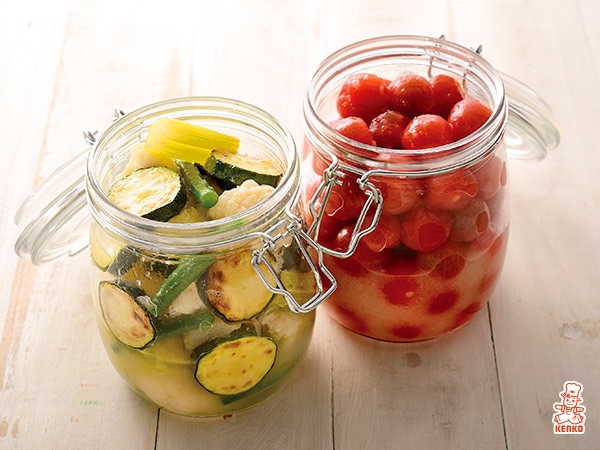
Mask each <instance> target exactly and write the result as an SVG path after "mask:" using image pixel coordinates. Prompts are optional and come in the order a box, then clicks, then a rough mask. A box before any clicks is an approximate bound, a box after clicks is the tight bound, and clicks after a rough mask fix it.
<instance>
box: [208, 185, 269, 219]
mask: <svg viewBox="0 0 600 450" xmlns="http://www.w3.org/2000/svg"><path fill="white" fill-rule="evenodd" d="M274 189H275V188H273V186H269V185H267V184H262V185H261V184H258V183H257V182H256V181H254V180H246V181H244V182H243V183H242V184H241V185H239V186H238V187H236V188H233V189H230V190H228V191H225V192H223V193H222V194H221V195H220V196H219V201H218V202H217V204H216V205H215V206H213V207H212V208H210V209H209V210H208V215H209V217H210V218H211V219H213V220H216V219H222V218H224V217H229V216H233V215H234V214H238V213H240V212H242V211H244V210H246V209H248V208H250V207H252V206H254V205H256V204H257V203H258V202H260V201H261V200H263V199H265V198H266V197H267V196H268V195H269V194H270V193H271V192H273V190H274Z"/></svg>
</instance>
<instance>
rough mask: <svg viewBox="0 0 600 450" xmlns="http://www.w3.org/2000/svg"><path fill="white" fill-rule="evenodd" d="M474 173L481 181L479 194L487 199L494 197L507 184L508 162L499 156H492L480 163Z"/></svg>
mask: <svg viewBox="0 0 600 450" xmlns="http://www.w3.org/2000/svg"><path fill="white" fill-rule="evenodd" d="M473 174H474V175H475V177H476V178H477V182H478V183H479V193H478V194H477V195H478V196H479V197H482V198H484V199H486V200H487V199H488V198H492V197H493V196H494V195H496V193H497V192H498V191H499V190H500V189H502V188H503V187H504V186H505V185H506V181H507V175H506V163H505V162H504V161H503V160H501V159H500V158H498V157H497V156H492V157H491V158H490V159H488V160H487V161H485V162H484V163H482V164H481V165H479V166H478V167H477V168H475V170H473Z"/></svg>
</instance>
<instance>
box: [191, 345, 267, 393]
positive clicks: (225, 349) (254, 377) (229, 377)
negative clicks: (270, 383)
mask: <svg viewBox="0 0 600 450" xmlns="http://www.w3.org/2000/svg"><path fill="white" fill-rule="evenodd" d="M276 356H277V344H276V343H275V342H274V341H273V340H272V339H271V338H268V337H262V336H245V337H241V338H238V339H234V340H230V341H227V342H223V343H221V344H218V345H217V346H216V347H214V348H213V349H212V350H211V351H209V352H208V353H205V354H204V355H203V356H202V357H201V358H200V359H199V360H198V365H197V366H196V380H197V381H198V383H200V384H201V385H202V386H203V387H204V388H205V389H206V390H207V391H209V392H212V393H213V394H217V395H236V394H241V393H243V392H246V391H248V390H250V389H252V388H253V387H254V386H256V385H257V384H258V383H259V382H260V381H261V380H262V379H263V378H264V377H265V375H266V374H267V373H269V371H270V370H271V368H272V367H273V365H274V364H275V358H276Z"/></svg>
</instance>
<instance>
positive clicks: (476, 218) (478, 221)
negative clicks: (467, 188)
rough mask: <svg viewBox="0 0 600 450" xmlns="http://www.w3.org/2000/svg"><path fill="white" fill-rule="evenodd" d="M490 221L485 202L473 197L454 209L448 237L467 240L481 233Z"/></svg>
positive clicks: (461, 240) (462, 240) (475, 237)
mask: <svg viewBox="0 0 600 450" xmlns="http://www.w3.org/2000/svg"><path fill="white" fill-rule="evenodd" d="M489 223H490V210H489V209H488V206H487V204H486V203H485V202H484V201H483V200H481V199H479V198H474V199H473V200H472V201H471V202H469V204H468V205H467V206H466V207H465V208H463V209H461V210H460V211H456V213H455V214H454V221H453V223H452V231H451V232H450V237H451V238H452V239H454V240H456V241H460V242H469V241H472V240H474V239H477V238H478V237H479V236H481V235H482V234H483V232H484V231H485V230H486V229H487V227H488V225H489Z"/></svg>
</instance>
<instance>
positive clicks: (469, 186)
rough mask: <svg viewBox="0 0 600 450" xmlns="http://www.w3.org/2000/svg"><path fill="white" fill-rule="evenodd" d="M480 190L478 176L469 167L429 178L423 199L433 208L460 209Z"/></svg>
mask: <svg viewBox="0 0 600 450" xmlns="http://www.w3.org/2000/svg"><path fill="white" fill-rule="evenodd" d="M477 192H479V183H477V178H475V175H473V174H472V173H471V171H470V170H468V169H463V170H457V171H456V172H451V173H448V174H444V175H438V176H435V177H431V178H428V179H427V181H426V182H425V194H424V196H423V201H424V202H425V204H426V205H427V206H429V207H431V208H439V209H447V210H452V211H454V210H458V209H462V208H464V207H466V206H467V205H468V204H469V202H470V201H471V200H472V199H473V198H474V197H475V196H476V195H477Z"/></svg>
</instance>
